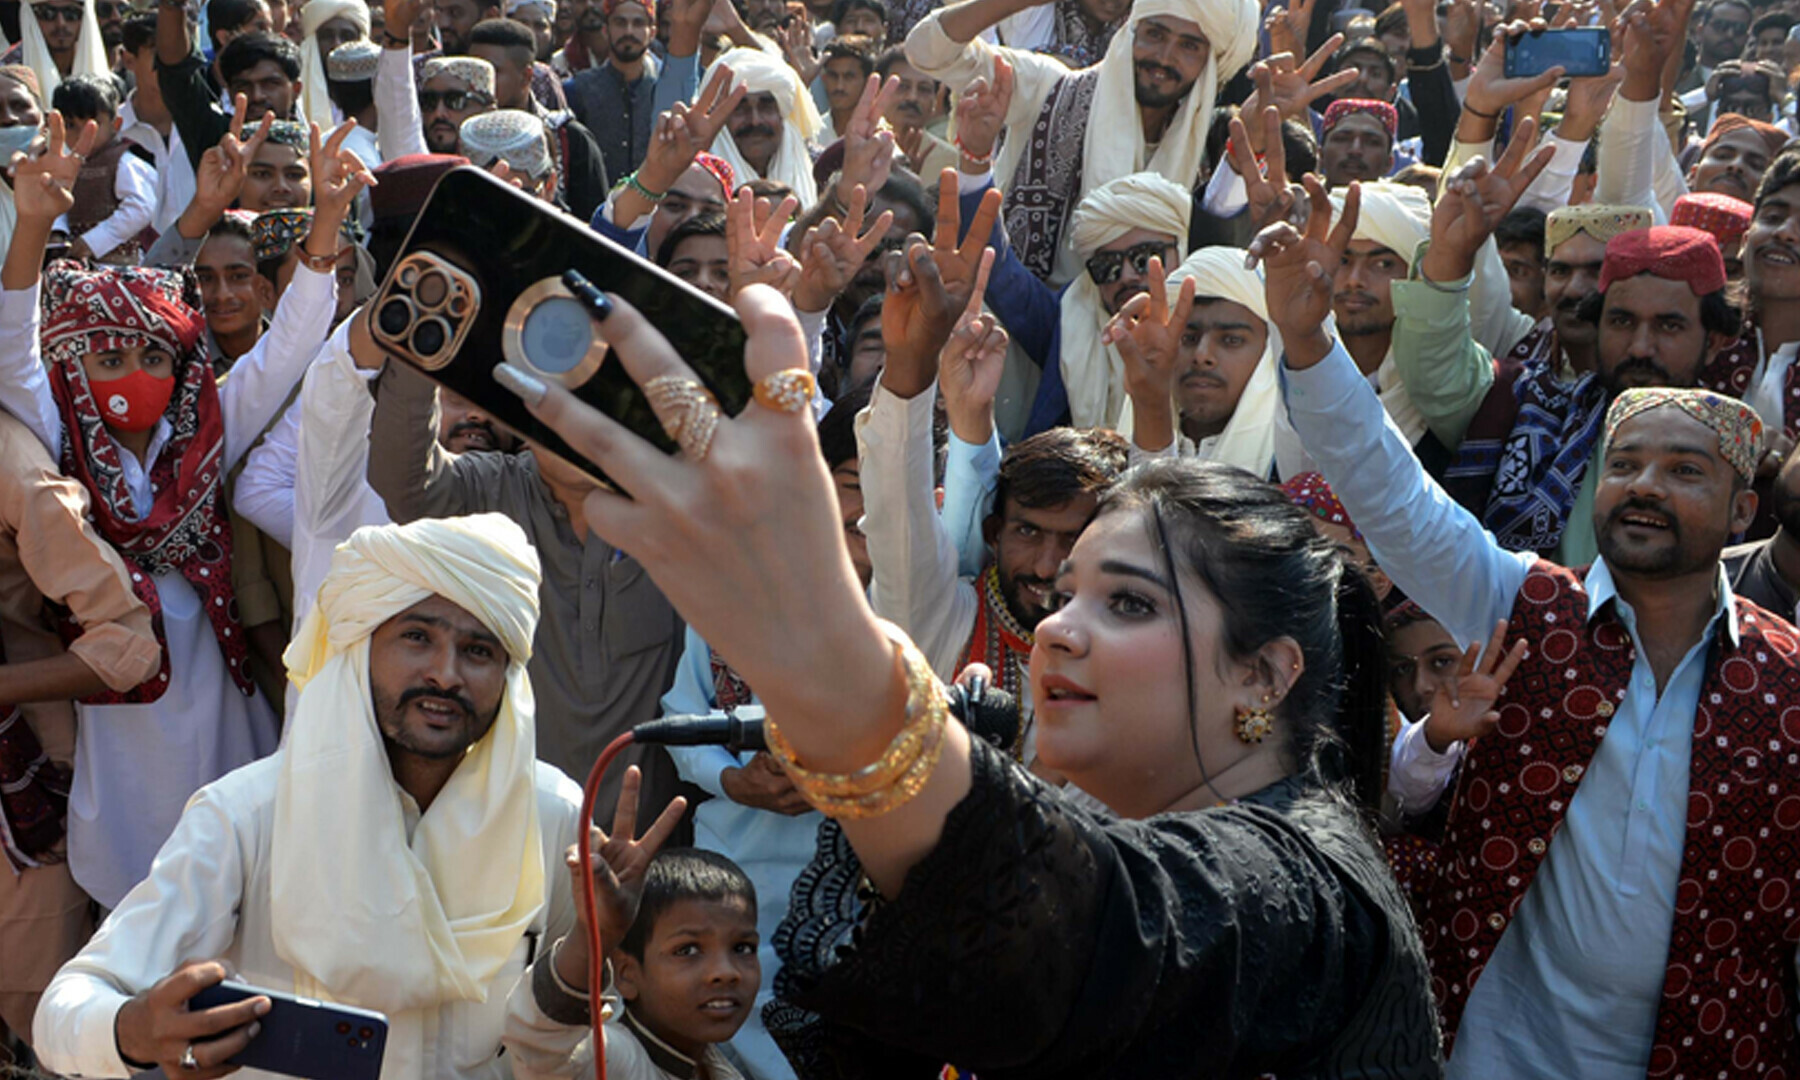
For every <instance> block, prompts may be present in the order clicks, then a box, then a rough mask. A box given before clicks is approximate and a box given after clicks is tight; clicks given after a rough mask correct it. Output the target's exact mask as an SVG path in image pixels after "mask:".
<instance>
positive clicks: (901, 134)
mask: <svg viewBox="0 0 1800 1080" xmlns="http://www.w3.org/2000/svg"><path fill="white" fill-rule="evenodd" d="M925 145H926V144H925V129H924V128H922V127H913V126H911V125H909V124H896V125H894V147H895V149H897V150H899V151H900V153H901V155H902V156H903V157H905V158H906V167H907V168H909V169H911V170H912V171H913V172H915V173H916V172H918V171H920V170H921V169H923V168H925Z"/></svg>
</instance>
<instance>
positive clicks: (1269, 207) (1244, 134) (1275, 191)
mask: <svg viewBox="0 0 1800 1080" xmlns="http://www.w3.org/2000/svg"><path fill="white" fill-rule="evenodd" d="M1259 126H1260V127H1261V128H1262V144H1263V146H1264V147H1265V148H1266V150H1267V152H1266V153H1265V154H1264V155H1263V162H1262V165H1261V166H1260V167H1259V166H1258V165H1257V162H1256V153H1255V151H1253V150H1251V149H1250V134H1249V132H1248V131H1247V130H1246V128H1245V125H1244V121H1243V120H1242V119H1240V118H1239V117H1237V116H1234V117H1232V118H1231V138H1230V140H1229V141H1227V143H1226V146H1227V148H1228V149H1229V150H1230V151H1231V165H1232V167H1233V168H1234V169H1236V170H1237V174H1238V175H1239V176H1241V177H1243V180H1244V195H1245V197H1246V198H1247V199H1248V200H1249V202H1250V221H1251V223H1252V224H1253V225H1254V226H1255V227H1256V228H1258V229H1260V228H1262V227H1263V226H1265V225H1268V224H1271V223H1273V222H1276V221H1283V220H1293V219H1294V214H1295V210H1296V208H1299V209H1301V210H1304V209H1305V207H1306V203H1305V202H1304V201H1302V200H1301V199H1300V198H1299V196H1298V195H1296V193H1295V192H1296V185H1294V184H1292V183H1290V182H1289V181H1288V175H1287V145H1286V144H1285V143H1283V142H1282V141H1281V113H1280V112H1278V111H1277V110H1276V108H1275V106H1273V105H1270V106H1268V107H1266V108H1264V109H1263V111H1262V116H1261V118H1260V124H1259ZM1302 194H1304V192H1302ZM1299 220H1300V221H1304V220H1305V219H1304V218H1303V217H1302V218H1300V219H1299Z"/></svg>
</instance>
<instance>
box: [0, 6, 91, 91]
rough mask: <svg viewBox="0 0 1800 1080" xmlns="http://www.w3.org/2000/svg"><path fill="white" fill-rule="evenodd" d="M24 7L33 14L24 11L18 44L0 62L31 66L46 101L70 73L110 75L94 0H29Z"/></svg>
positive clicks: (20, 22)
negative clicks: (26, 13)
mask: <svg viewBox="0 0 1800 1080" xmlns="http://www.w3.org/2000/svg"><path fill="white" fill-rule="evenodd" d="M25 7H26V8H27V9H29V12H30V14H31V15H32V16H34V17H33V18H24V17H23V13H21V18H20V19H19V35H20V39H19V43H18V45H16V46H14V47H13V49H11V50H10V51H8V53H7V54H6V56H5V57H0V63H7V64H24V65H25V66H26V67H28V68H30V69H31V70H32V72H33V73H34V74H36V75H37V77H38V87H39V89H40V91H41V92H42V94H43V98H44V100H45V101H49V100H50V95H52V94H54V93H56V88H57V87H58V86H59V85H61V84H62V81H63V80H64V79H66V78H68V77H69V76H70V75H107V74H111V72H112V65H111V64H110V63H109V62H108V61H107V59H106V42H105V41H104V40H103V39H102V38H101V36H100V17H99V16H98V15H97V14H96V13H95V11H94V0H29V2H28V3H27V4H26V5H25Z"/></svg>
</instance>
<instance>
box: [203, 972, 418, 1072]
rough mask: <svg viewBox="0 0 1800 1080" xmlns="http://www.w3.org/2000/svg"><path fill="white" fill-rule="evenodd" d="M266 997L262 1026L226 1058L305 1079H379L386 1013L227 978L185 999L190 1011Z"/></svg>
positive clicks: (265, 1070) (384, 1044)
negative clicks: (330, 1002) (296, 995)
mask: <svg viewBox="0 0 1800 1080" xmlns="http://www.w3.org/2000/svg"><path fill="white" fill-rule="evenodd" d="M252 997H266V998H268V999H269V1003H270V1008H269V1011H268V1013H267V1015H265V1016H263V1018H262V1019H261V1020H259V1021H257V1022H258V1023H260V1024H261V1025H262V1030H260V1031H258V1032H257V1033H256V1037H255V1038H254V1039H251V1040H250V1045H248V1046H246V1047H244V1049H243V1050H242V1051H241V1052H239V1053H238V1054H237V1055H235V1056H233V1057H232V1058H231V1059H230V1064H233V1065H241V1066H243V1067H245V1068H247V1069H261V1070H263V1071H264V1072H272V1073H281V1074H282V1075H283V1076H300V1077H306V1078H308V1080H380V1076H381V1058H382V1055H383V1054H384V1053H386V1051H387V1033H388V1023H387V1017H385V1016H383V1015H381V1014H380V1013H378V1012H370V1011H369V1010H368V1009H355V1008H351V1007H350V1006H348V1005H332V1004H329V1003H326V1002H323V1001H313V1000H311V999H310V998H303V997H295V996H294V995H293V994H284V993H282V992H281V991H279V990H264V989H261V988H259V987H255V986H249V985H246V984H244V983H240V982H233V981H231V980H229V979H227V980H226V981H224V982H221V983H214V984H213V985H211V986H209V987H207V988H206V989H204V990H202V991H200V992H199V993H198V994H195V995H194V996H193V997H191V998H189V999H188V1009H189V1011H199V1010H201V1009H211V1008H214V1007H216V1006H219V1005H230V1004H232V1003H233V1002H238V1001H242V1000H244V999H245V998H252Z"/></svg>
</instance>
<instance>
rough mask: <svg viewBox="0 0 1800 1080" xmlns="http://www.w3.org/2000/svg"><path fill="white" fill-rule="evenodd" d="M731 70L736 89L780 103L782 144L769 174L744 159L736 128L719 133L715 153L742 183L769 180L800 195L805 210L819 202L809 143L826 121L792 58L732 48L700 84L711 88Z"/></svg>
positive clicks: (722, 55)
mask: <svg viewBox="0 0 1800 1080" xmlns="http://www.w3.org/2000/svg"><path fill="white" fill-rule="evenodd" d="M721 64H723V65H724V66H725V67H728V68H730V69H731V85H732V87H733V88H734V89H735V88H737V87H739V86H742V87H745V88H746V89H747V90H748V91H749V92H750V93H752V94H774V95H775V102H776V104H777V105H778V106H779V107H780V109H781V116H782V124H781V145H780V146H779V147H777V148H776V150H775V156H774V157H772V158H770V159H769V171H768V172H767V173H761V172H758V171H756V170H755V169H754V168H752V167H751V166H750V163H749V162H748V161H746V160H744V155H743V154H742V153H741V152H740V151H739V150H738V146H737V140H736V139H733V138H732V137H731V129H730V128H729V127H724V128H720V129H719V134H718V136H717V137H716V138H714V139H713V144H712V152H713V153H714V154H717V155H718V156H719V157H721V158H724V159H725V161H726V162H728V163H729V164H730V165H731V167H732V169H733V170H734V171H735V173H736V174H737V178H738V183H740V184H743V183H748V182H749V181H751V180H756V179H769V180H774V181H776V182H778V183H782V184H786V185H787V186H788V187H790V188H792V189H793V191H794V197H795V198H796V199H799V200H800V208H801V209H802V210H805V209H807V208H808V207H811V206H812V205H813V204H814V203H816V202H818V201H819V186H818V184H816V183H814V182H813V171H812V167H813V161H812V152H811V150H810V149H809V145H810V144H811V143H812V141H813V139H815V138H816V137H817V136H818V134H819V131H820V129H821V128H822V127H823V121H822V120H821V119H820V118H819V109H818V106H816V105H814V104H813V99H812V95H811V94H810V93H807V91H806V88H805V87H803V86H801V85H800V77H799V76H798V75H796V74H794V69H793V68H792V67H790V66H789V65H788V62H787V61H786V60H783V59H782V58H781V57H780V56H777V55H775V54H773V53H770V52H765V51H764V50H762V49H749V48H739V49H730V50H727V51H726V52H724V53H721V54H720V55H719V58H718V59H717V60H714V61H713V66H712V67H710V68H708V69H707V70H706V74H705V75H703V76H701V78H700V85H701V86H705V85H706V84H707V83H708V82H709V81H710V80H711V79H712V75H713V72H714V71H716V70H718V68H719V65H721Z"/></svg>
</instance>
